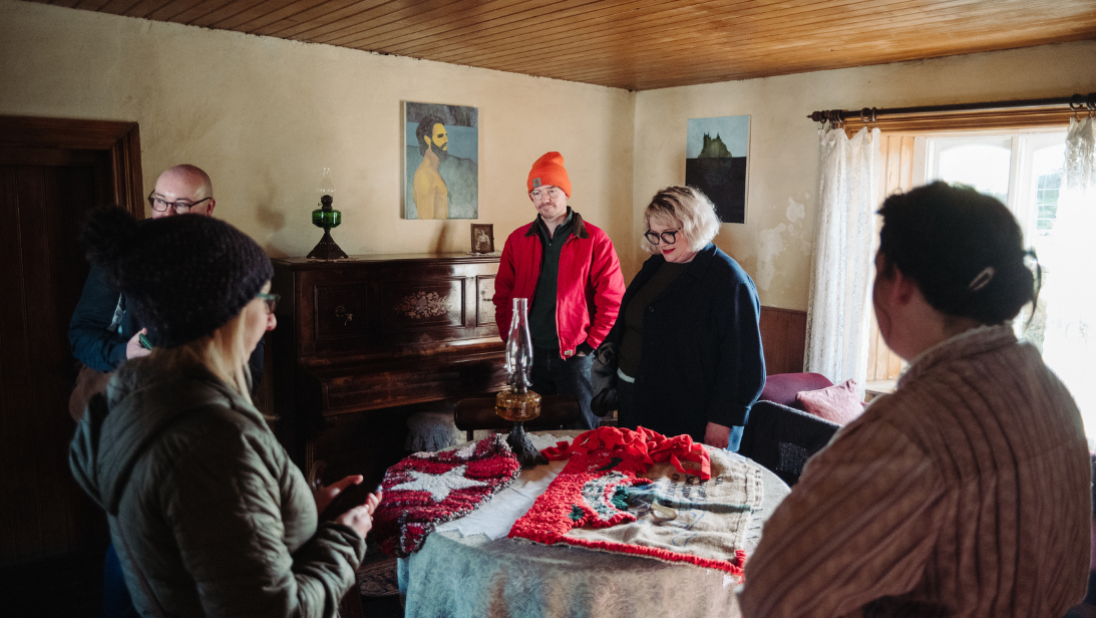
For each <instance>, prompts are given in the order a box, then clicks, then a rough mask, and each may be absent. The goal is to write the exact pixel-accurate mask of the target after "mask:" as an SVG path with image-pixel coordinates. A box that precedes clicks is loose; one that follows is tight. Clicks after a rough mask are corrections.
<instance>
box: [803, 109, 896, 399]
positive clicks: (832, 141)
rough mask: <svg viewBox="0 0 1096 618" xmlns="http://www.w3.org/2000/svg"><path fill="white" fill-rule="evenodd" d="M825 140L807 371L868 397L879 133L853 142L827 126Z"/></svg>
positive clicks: (866, 134) (865, 132) (858, 136)
mask: <svg viewBox="0 0 1096 618" xmlns="http://www.w3.org/2000/svg"><path fill="white" fill-rule="evenodd" d="M819 136H820V138H821V144H820V163H819V167H820V171H821V182H820V186H819V205H818V221H817V224H816V227H815V242H814V259H813V263H812V268H811V292H810V302H809V305H808V307H807V349H806V353H805V355H804V365H805V366H806V370H807V371H811V372H816V373H821V374H822V375H824V376H826V377H827V378H829V379H830V380H831V381H833V382H834V383H835V384H837V383H840V382H843V381H845V380H847V379H849V378H852V379H855V380H856V381H857V384H858V385H859V389H860V396H861V398H862V397H863V395H864V379H865V376H866V375H867V360H868V325H869V317H870V315H871V314H870V313H869V311H870V308H869V301H868V298H869V293H870V285H871V259H872V255H871V247H872V240H873V239H872V236H873V235H874V234H875V210H876V207H877V206H878V204H876V180H877V178H876V175H877V173H878V171H877V170H878V167H879V129H873V130H872V131H871V132H868V129H867V128H866V127H865V128H863V129H860V131H859V132H858V133H857V134H856V135H855V136H854V137H853V138H852V139H849V138H848V137H847V136H846V135H845V131H844V130H843V129H841V128H839V127H837V128H835V127H831V126H828V125H827V126H824V127H823V128H822V130H821V131H819Z"/></svg>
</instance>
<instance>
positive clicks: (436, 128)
mask: <svg viewBox="0 0 1096 618" xmlns="http://www.w3.org/2000/svg"><path fill="white" fill-rule="evenodd" d="M402 107H403V114H402V118H401V127H402V134H403V143H404V144H403V154H402V156H401V163H402V165H401V168H402V172H403V189H404V190H403V196H402V197H403V199H402V200H401V201H402V208H401V210H402V217H403V218H404V219H408V220H427V219H434V220H447V219H478V218H479V166H480V159H479V142H480V139H479V108H477V107H472V106H467V105H451V104H443V103H420V102H415V101H403V102H402Z"/></svg>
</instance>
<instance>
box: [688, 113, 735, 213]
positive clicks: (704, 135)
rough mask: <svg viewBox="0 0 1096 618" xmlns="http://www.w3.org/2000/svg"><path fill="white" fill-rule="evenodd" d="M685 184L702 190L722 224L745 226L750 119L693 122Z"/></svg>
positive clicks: (730, 118) (720, 117)
mask: <svg viewBox="0 0 1096 618" xmlns="http://www.w3.org/2000/svg"><path fill="white" fill-rule="evenodd" d="M686 128H687V131H686V148H685V184H686V185H688V186H690V187H694V188H696V189H699V190H700V191H702V192H703V193H704V194H705V195H707V196H708V199H710V200H711V201H712V204H713V205H714V206H715V211H716V214H717V215H718V216H719V220H720V222H722V223H738V224H745V223H746V212H747V199H748V196H749V180H750V174H749V160H750V116H749V115H740V116H717V117H712V118H690V119H689V120H688V123H687V127H686Z"/></svg>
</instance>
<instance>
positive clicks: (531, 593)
mask: <svg viewBox="0 0 1096 618" xmlns="http://www.w3.org/2000/svg"><path fill="white" fill-rule="evenodd" d="M578 433H579V432H566V431H557V432H544V433H543V434H541V435H534V444H536V446H537V447H538V448H545V447H547V446H551V445H553V444H555V442H556V441H557V440H559V439H569V438H570V437H573V436H574V435H577V434H578ZM733 457H736V458H739V459H741V460H742V461H744V462H747V463H749V464H751V465H754V466H757V467H758V468H760V472H761V477H762V484H763V486H764V498H763V500H762V502H761V506H760V508H759V509H758V510H757V511H755V513H754V515H755V517H754V518H753V519H752V521H751V523H750V527H749V530H748V533H747V537H746V547H745V549H746V551H747V552H748V553H752V551H753V549H754V548H756V547H757V543H758V541H759V540H760V538H761V528H762V526H763V525H764V522H765V520H766V519H768V517H769V515H771V514H772V512H773V510H775V509H776V506H777V505H778V504H779V503H780V501H781V500H783V499H784V497H785V496H787V495H788V493H789V492H790V489H789V488H788V486H787V485H785V484H784V482H783V481H781V480H780V478H779V477H777V476H776V475H775V474H773V473H771V472H769V471H768V470H767V469H765V468H763V467H761V466H760V465H757V464H753V463H752V462H751V461H750V460H749V459H746V458H744V457H740V456H738V455H733ZM565 464H566V462H564V461H558V462H551V463H550V464H549V465H548V466H539V467H537V468H535V469H533V470H526V471H523V472H522V474H521V476H519V477H518V479H517V480H516V481H515V482H514V484H513V485H511V486H510V487H509V488H507V489H505V490H503V491H502V492H500V493H499V494H498V495H496V496H495V497H494V498H492V499H491V501H490V502H489V503H488V504H486V505H484V506H483V507H481V508H480V509H478V510H476V511H475V512H473V513H472V514H471V515H469V516H467V517H464V518H461V519H459V520H456V521H453V522H449V523H446V524H443V525H440V526H438V528H437V529H436V531H435V532H434V533H433V534H432V535H431V536H429V537H428V538H427V539H426V543H425V544H424V545H423V547H422V549H421V550H419V551H418V552H416V553H414V554H412V555H411V556H410V557H408V558H406V559H401V560H400V561H399V578H400V594H401V595H403V596H404V599H405V604H406V606H405V612H404V615H405V616H407V617H408V618H443V617H444V618H455V617H465V616H467V617H475V618H480V617H506V616H514V617H521V618H540V617H544V618H555V617H557V616H558V617H564V616H589V617H592V618H601V617H617V616H619V617H621V618H646V617H648V616H649V617H651V618H666V617H674V618H678V617H681V618H685V617H689V616H704V617H707V616H731V617H733V616H738V615H739V610H738V602H737V599H736V597H735V593H734V588H735V581H734V579H733V578H731V577H729V576H727V575H726V574H725V573H723V572H721V571H718V570H715V569H705V568H700V567H697V566H693V565H686V564H670V563H665V562H660V561H657V560H652V559H650V558H642V557H635V556H630V555H625V554H610V553H602V552H598V551H590V550H587V549H581V548H574V547H564V546H545V545H538V544H534V543H529V542H522V541H515V540H511V539H508V538H506V534H507V533H508V532H509V530H510V527H511V526H512V525H513V522H514V521H516V520H517V519H518V518H519V517H520V516H521V515H523V514H524V513H525V512H526V511H527V510H528V509H529V507H530V506H531V505H532V504H533V501H534V500H535V499H536V497H537V496H538V495H540V494H541V493H543V492H544V490H545V488H547V487H548V485H549V484H550V483H551V481H552V479H553V478H555V476H556V475H557V474H559V471H560V470H562V469H563V466H564V465H565Z"/></svg>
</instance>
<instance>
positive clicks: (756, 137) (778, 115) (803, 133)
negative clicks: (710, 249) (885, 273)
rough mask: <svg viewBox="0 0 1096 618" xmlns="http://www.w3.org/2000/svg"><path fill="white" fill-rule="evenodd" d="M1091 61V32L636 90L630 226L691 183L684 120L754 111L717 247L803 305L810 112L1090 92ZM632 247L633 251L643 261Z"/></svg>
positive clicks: (776, 302) (810, 216) (771, 296)
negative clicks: (965, 51) (661, 193)
mask: <svg viewBox="0 0 1096 618" xmlns="http://www.w3.org/2000/svg"><path fill="white" fill-rule="evenodd" d="M1093 66H1096V41H1086V42H1080V43H1070V44H1063V45H1047V46H1042V47H1034V48H1027V49H1020V50H1010V51H1003V52H993V53H984V54H973V55H968V56H954V57H950V58H942V59H936V60H923V61H918V62H904V63H895V64H887V65H879V66H871V67H859V68H854V69H843V70H837V71H821V72H816V73H804V74H799V75H788V76H781V77H771V78H764V79H752V80H745V81H737V82H723V83H718V84H707V85H702V86H688V87H681V88H667V89H663V90H652V91H644V92H640V93H638V94H637V95H636V112H635V165H634V178H635V181H634V183H635V184H634V187H635V188H634V190H633V194H634V195H635V204H634V212H635V213H636V216H635V217H634V230H633V235H634V236H636V237H637V238H638V235H639V234H640V233H641V232H642V231H643V225H644V223H643V219H642V216H641V215H642V212H643V209H644V208H645V207H646V205H647V203H648V201H649V200H650V198H651V197H652V196H653V195H654V193H655V192H656V191H657V190H658V189H660V188H662V187H664V186H666V185H671V184H680V183H683V182H684V181H685V131H686V121H687V119H689V118H707V117H714V116H736V115H742V114H748V115H749V116H750V155H749V156H750V159H749V172H748V173H749V180H748V183H749V187H748V194H747V201H746V223H745V224H744V225H735V224H724V225H723V228H722V230H721V232H720V235H719V236H718V238H717V239H716V244H717V245H719V246H720V248H722V249H723V250H724V251H726V252H727V253H728V254H730V255H731V256H732V257H734V258H735V259H736V260H738V261H739V263H741V264H742V266H743V267H744V268H745V269H746V271H747V272H749V273H750V275H751V276H752V277H753V278H754V281H755V282H756V283H757V287H758V292H759V295H760V297H761V303H762V304H763V305H769V306H775V307H784V308H789V309H800V310H803V309H806V308H807V296H808V291H809V287H810V267H811V250H812V247H811V246H812V244H813V234H814V221H815V217H816V208H815V206H816V197H817V194H818V125H817V124H816V123H812V122H811V121H810V120H809V119H808V118H807V116H808V115H809V114H810V113H811V112H813V111H815V110H820V109H837V108H840V109H860V108H862V107H865V106H875V107H905V106H911V105H938V104H945V103H958V102H973V101H999V100H1008V99H1028V98H1040V97H1057V96H1069V95H1071V94H1073V93H1077V92H1080V93H1088V92H1093V91H1096V71H1094V70H1093ZM615 239H616V237H614V240H615ZM635 246H636V248H635V251H636V255H635V256H633V260H642V259H643V257H645V254H643V253H642V252H641V250H640V248H639V245H638V243H635Z"/></svg>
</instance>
